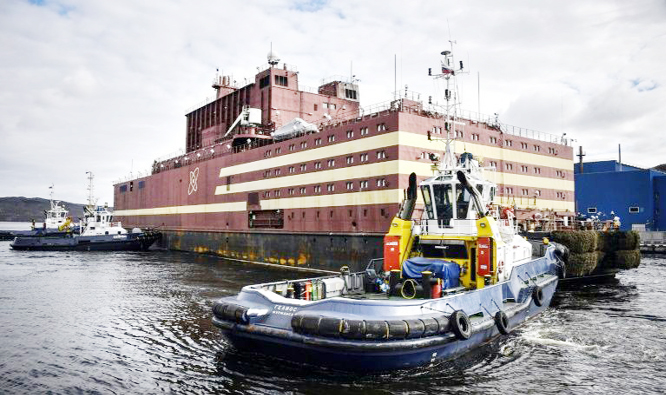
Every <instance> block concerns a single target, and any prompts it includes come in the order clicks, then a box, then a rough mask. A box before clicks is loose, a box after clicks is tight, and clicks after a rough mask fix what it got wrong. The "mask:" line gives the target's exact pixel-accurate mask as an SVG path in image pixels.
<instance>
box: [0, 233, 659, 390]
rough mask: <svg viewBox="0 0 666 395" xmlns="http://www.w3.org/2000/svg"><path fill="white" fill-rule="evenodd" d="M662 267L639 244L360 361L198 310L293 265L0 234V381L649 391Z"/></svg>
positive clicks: (67, 386) (135, 386)
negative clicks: (508, 320)
mask: <svg viewBox="0 0 666 395" xmlns="http://www.w3.org/2000/svg"><path fill="white" fill-rule="evenodd" d="M665 271H666V260H664V259H663V258H646V259H644V260H643V263H642V264H641V266H640V267H639V268H638V269H635V270H630V271H626V272H622V273H620V274H619V275H618V276H617V280H615V281H612V282H610V283H606V284H599V285H593V284H592V285H582V286H580V287H578V288H577V289H573V290H572V289H567V290H559V291H558V294H557V296H556V298H555V300H554V304H553V308H551V309H549V310H547V311H546V313H544V314H543V315H542V316H540V317H538V318H536V319H534V320H532V321H530V322H528V323H527V324H526V325H525V326H523V327H521V328H520V329H518V330H516V331H514V332H513V333H512V334H510V335H509V336H506V337H503V338H501V339H497V340H495V341H493V342H490V343H488V344H486V345H484V346H483V347H481V348H479V349H477V350H475V351H474V352H472V353H469V354H467V355H465V356H464V357H462V358H459V359H457V360H455V361H452V362H445V363H438V364H436V365H434V366H429V367H423V368H418V369H411V370H406V371H397V372H391V373H385V374H373V375H367V374H365V375H363V374H349V373H344V374H343V373H341V372H336V371H330V370H321V369H315V368H313V367H309V366H303V365H297V364H291V363H289V362H285V361H276V360H274V359H270V358H267V357H265V356H263V355H261V354H255V353H245V352H243V353H241V352H238V351H236V350H235V349H233V348H232V347H231V346H229V344H228V343H227V342H226V341H225V339H224V338H223V337H222V336H221V335H220V333H219V332H218V331H217V330H216V328H215V327H214V326H213V325H212V324H211V313H210V309H211V307H212V303H213V301H214V300H215V299H216V298H219V297H221V296H226V295H232V294H234V293H236V292H238V291H239V290H240V288H241V287H242V286H243V285H246V284H249V283H257V282H265V281H275V280H280V279H285V278H293V277H295V276H307V274H306V273H293V272H289V271H285V270H280V269H270V268H266V267H258V266H252V265H247V264H239V263H233V262H226V261H223V260H220V259H218V258H214V257H205V256H200V255H194V254H183V253H172V252H165V251H154V252H152V251H151V252H148V253H143V252H132V253H124V252H114V253H103V252H84V253H54V252H18V251H12V250H10V249H9V247H8V242H0V392H2V393H36V392H41V393H44V392H49V391H51V392H53V393H158V392H167V393H187V394H192V393H251V394H252V393H256V394H272V393H285V392H288V393H294V394H301V393H303V394H312V393H317V394H324V393H342V394H345V393H377V394H383V393H414V394H421V393H423V394H426V393H441V392H454V393H455V392H460V393H463V392H464V393H468V392H472V393H539V394H542V393H581V394H583V393H607V392H611V391H612V392H617V391H619V390H625V391H629V392H631V391H634V390H635V389H640V391H641V392H651V391H654V392H656V393H659V392H663V391H664V390H666V382H665V381H664V380H665V379H664V377H666V375H665V374H664V370H665V369H666V368H665V367H666V363H665V362H666V308H665V307H664V305H663V303H662V302H661V300H662V299H663V298H664V294H665V292H664V287H663V286H662V285H661V282H660V281H659V280H660V278H661V277H663V275H664V272H665ZM660 276H661V277H660Z"/></svg>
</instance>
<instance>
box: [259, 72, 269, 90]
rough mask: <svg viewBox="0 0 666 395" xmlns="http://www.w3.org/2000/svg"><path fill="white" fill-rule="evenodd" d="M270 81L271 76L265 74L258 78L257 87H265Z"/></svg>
mask: <svg viewBox="0 0 666 395" xmlns="http://www.w3.org/2000/svg"><path fill="white" fill-rule="evenodd" d="M270 82H271V76H270V75H267V76H265V77H264V78H262V79H260V80H259V89H262V88H265V87H267V86H268V84H270Z"/></svg>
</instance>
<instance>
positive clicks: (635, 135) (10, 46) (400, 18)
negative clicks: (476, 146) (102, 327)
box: [0, 0, 666, 205]
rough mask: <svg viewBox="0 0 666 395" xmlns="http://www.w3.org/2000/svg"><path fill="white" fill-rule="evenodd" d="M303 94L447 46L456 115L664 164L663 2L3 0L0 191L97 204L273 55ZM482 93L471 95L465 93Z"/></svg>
mask: <svg viewBox="0 0 666 395" xmlns="http://www.w3.org/2000/svg"><path fill="white" fill-rule="evenodd" d="M271 45H272V48H273V50H274V51H275V52H276V53H277V54H278V55H279V57H280V58H281V60H282V61H283V62H286V63H287V64H288V65H289V66H290V67H295V68H296V69H297V70H298V71H299V82H300V84H301V86H308V87H317V86H318V85H319V84H320V83H321V81H322V80H323V79H330V77H332V76H343V77H344V78H351V76H355V77H354V78H356V79H358V80H359V82H358V83H359V85H360V98H361V105H362V106H364V107H370V106H372V105H374V104H377V103H383V102H386V101H389V100H391V99H392V98H393V94H394V91H395V89H396V87H397V89H398V90H399V91H404V90H405V85H407V89H408V90H409V91H410V92H417V93H419V94H420V95H421V98H422V99H423V100H427V99H426V98H427V97H428V96H432V97H433V101H435V102H437V101H438V98H441V95H442V89H441V85H438V83H437V82H436V81H433V80H432V78H429V77H428V76H427V69H428V68H433V70H435V69H437V67H438V65H439V61H440V58H441V56H440V52H441V51H443V50H446V49H451V47H452V46H453V51H454V54H455V56H456V60H462V61H463V63H464V66H465V70H466V71H467V73H466V74H462V75H460V76H459V78H458V84H459V95H460V98H461V101H462V104H461V106H462V108H463V109H465V110H469V111H474V112H476V111H478V110H480V113H482V114H488V116H493V114H498V117H499V120H500V122H502V123H505V124H508V125H513V126H516V127H521V128H525V129H531V130H537V131H540V132H544V133H549V134H552V135H555V136H561V135H563V134H564V133H566V136H567V137H568V138H571V139H573V141H572V144H573V145H574V146H575V152H576V153H577V152H578V146H579V145H580V146H582V147H583V151H584V152H585V153H586V156H585V160H588V161H592V160H610V159H617V157H618V147H619V146H621V151H622V161H623V162H624V163H628V164H631V165H634V166H639V167H653V166H656V165H658V164H661V163H666V111H665V107H666V86H665V83H666V2H665V1H664V0H633V1H631V2H627V1H611V0H599V1H551V0H544V1H527V0H507V1H496V0H479V1H466V2H461V1H456V2H454V1H449V0H436V1H435V0H430V1H424V0H414V1H404V0H403V1H395V0H382V1H374V0H372V1H357V0H354V1H351V0H342V1H335V0H330V1H327V0H312V1H303V0H270V1H254V0H242V1H237V0H224V1H201V0H142V1H140V2H138V1H135V0H114V1H100V0H2V1H0V197H4V196H25V197H44V198H47V197H48V196H49V191H50V190H49V186H51V185H53V186H54V189H53V191H54V198H56V199H58V200H64V201H70V202H76V203H85V202H86V200H87V196H88V191H87V186H88V179H87V174H86V172H92V173H93V174H94V177H95V178H94V195H95V196H96V197H97V198H98V200H97V203H98V204H102V203H105V202H107V203H109V204H110V205H113V184H114V183H115V182H118V181H120V180H124V179H127V178H128V177H137V176H139V175H141V174H146V173H147V172H148V170H149V168H150V166H151V164H152V163H153V161H154V160H155V159H158V158H168V157H170V156H173V155H175V154H176V153H177V152H178V151H179V150H182V149H184V146H185V114H186V112H187V111H188V110H190V109H192V108H193V107H195V106H197V105H198V104H200V103H202V102H204V101H205V100H207V99H209V98H212V97H213V96H214V90H213V89H212V88H211V82H212V80H213V77H214V76H215V74H216V70H218V69H219V71H220V74H224V75H231V76H232V78H233V80H236V81H237V83H239V84H240V85H244V83H245V80H246V79H247V81H248V82H249V81H254V75H255V74H256V72H257V67H259V68H261V69H263V68H265V67H266V55H267V53H268V52H269V51H270V49H271ZM479 93H480V94H479Z"/></svg>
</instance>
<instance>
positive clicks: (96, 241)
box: [10, 232, 159, 251]
mask: <svg viewBox="0 0 666 395" xmlns="http://www.w3.org/2000/svg"><path fill="white" fill-rule="evenodd" d="M158 238H159V233H156V232H144V233H128V234H125V235H101V236H78V235H72V234H68V235H67V234H65V235H57V236H18V237H16V238H15V239H14V241H13V242H12V243H11V244H10V246H11V248H12V249H15V250H29V251H142V250H143V251H145V250H147V249H148V248H150V246H151V245H153V244H154V243H155V241H157V239H158Z"/></svg>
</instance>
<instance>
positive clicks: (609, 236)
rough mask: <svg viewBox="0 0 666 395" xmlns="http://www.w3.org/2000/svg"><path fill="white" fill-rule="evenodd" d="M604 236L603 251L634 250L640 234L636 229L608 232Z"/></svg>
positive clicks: (638, 245)
mask: <svg viewBox="0 0 666 395" xmlns="http://www.w3.org/2000/svg"><path fill="white" fill-rule="evenodd" d="M603 237H604V251H607V252H612V251H622V250H636V249H638V248H639V247H640V235H639V234H638V232H636V231H633V230H631V231H628V232H608V233H605V234H604V235H603Z"/></svg>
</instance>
